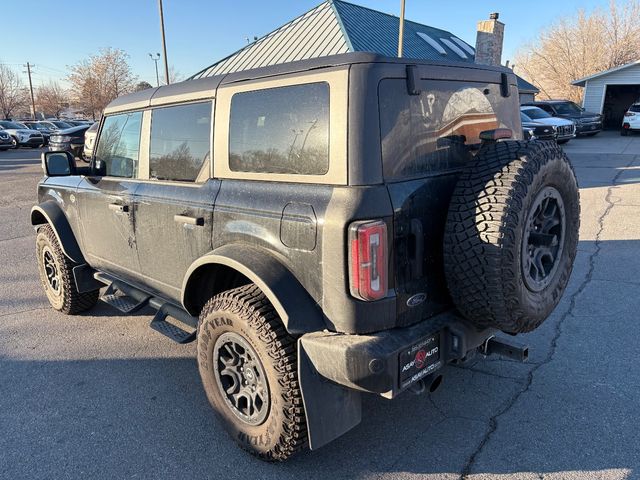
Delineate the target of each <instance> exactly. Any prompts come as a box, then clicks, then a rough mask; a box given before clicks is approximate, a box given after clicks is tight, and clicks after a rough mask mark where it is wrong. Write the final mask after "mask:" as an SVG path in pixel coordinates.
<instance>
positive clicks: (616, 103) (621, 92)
mask: <svg viewBox="0 0 640 480" xmlns="http://www.w3.org/2000/svg"><path fill="white" fill-rule="evenodd" d="M639 99H640V85H607V91H606V93H605V96H604V106H603V107H602V114H603V115H604V127H605V128H613V129H619V128H620V126H621V125H622V117H623V116H624V112H626V111H627V109H628V108H629V106H630V105H631V104H632V103H634V102H636V101H638V100H639Z"/></svg>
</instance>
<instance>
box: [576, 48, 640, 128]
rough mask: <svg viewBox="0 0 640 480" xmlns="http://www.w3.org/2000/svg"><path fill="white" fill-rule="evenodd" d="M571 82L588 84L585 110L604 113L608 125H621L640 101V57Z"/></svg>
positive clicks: (584, 96) (585, 86) (585, 94)
mask: <svg viewBox="0 0 640 480" xmlns="http://www.w3.org/2000/svg"><path fill="white" fill-rule="evenodd" d="M571 83H572V85H576V86H578V87H584V95H583V97H582V98H583V100H582V106H583V107H584V109H585V110H587V111H589V112H596V113H601V114H603V115H604V124H605V127H609V128H620V125H622V117H623V116H624V112H626V110H627V108H629V106H630V105H631V104H632V103H634V102H636V101H638V100H640V60H638V61H636V62H632V63H628V64H626V65H622V66H621V67H615V68H612V69H610V70H605V71H604V72H600V73H596V74H594V75H590V76H588V77H585V78H581V79H579V80H575V81H574V82H571Z"/></svg>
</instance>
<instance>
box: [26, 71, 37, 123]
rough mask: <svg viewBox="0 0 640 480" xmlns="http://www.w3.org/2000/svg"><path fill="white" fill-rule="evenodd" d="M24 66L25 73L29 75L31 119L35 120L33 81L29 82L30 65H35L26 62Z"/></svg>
mask: <svg viewBox="0 0 640 480" xmlns="http://www.w3.org/2000/svg"><path fill="white" fill-rule="evenodd" d="M24 66H25V67H27V75H28V76H29V91H30V92H31V119H32V120H35V119H36V101H35V99H34V98H33V83H32V82H31V67H35V65H31V64H30V63H29V62H27V64H26V65H24Z"/></svg>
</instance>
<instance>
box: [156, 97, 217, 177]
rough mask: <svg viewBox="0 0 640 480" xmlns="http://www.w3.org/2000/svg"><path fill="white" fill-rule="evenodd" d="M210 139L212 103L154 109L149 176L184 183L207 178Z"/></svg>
mask: <svg viewBox="0 0 640 480" xmlns="http://www.w3.org/2000/svg"><path fill="white" fill-rule="evenodd" d="M210 139H211V103H210V102H206V103H193V104H189V105H178V106H173V107H164V108H156V109H154V110H153V113H152V115H151V142H150V150H149V177H150V178H152V179H154V180H174V181H182V182H196V181H197V182H201V181H204V180H206V179H207V178H209V146H210V143H211V141H210Z"/></svg>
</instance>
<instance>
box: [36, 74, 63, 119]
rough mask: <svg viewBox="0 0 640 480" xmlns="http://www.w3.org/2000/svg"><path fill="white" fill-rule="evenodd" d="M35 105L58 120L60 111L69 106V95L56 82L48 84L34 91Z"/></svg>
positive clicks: (46, 114)
mask: <svg viewBox="0 0 640 480" xmlns="http://www.w3.org/2000/svg"><path fill="white" fill-rule="evenodd" d="M36 105H37V107H38V109H39V110H40V111H41V112H43V113H45V116H49V115H53V116H54V117H56V118H60V114H61V113H62V111H63V110H64V109H65V108H67V107H68V106H69V95H68V94H67V92H66V91H65V90H64V89H63V88H62V87H61V86H60V84H59V83H58V82H53V81H52V82H49V84H48V85H42V86H40V87H38V89H37V90H36Z"/></svg>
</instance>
